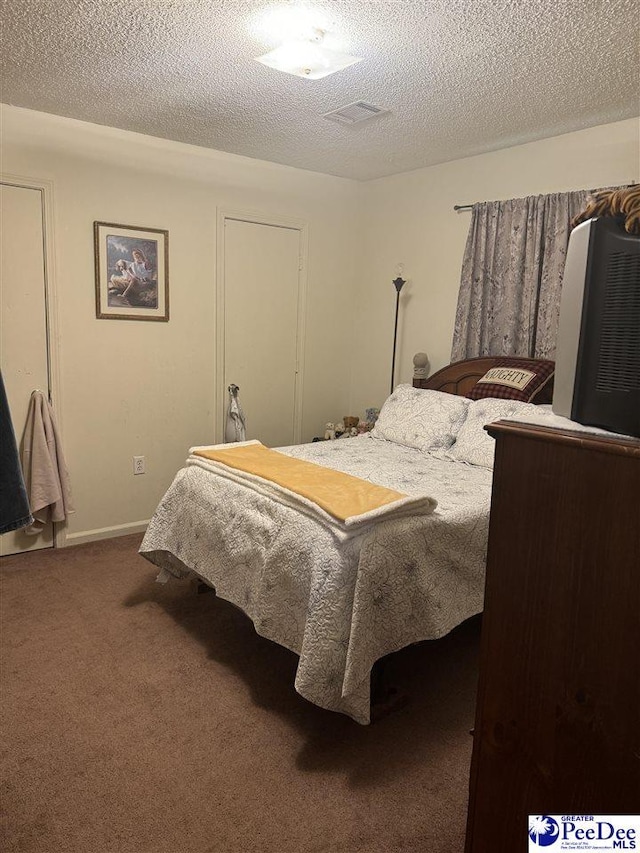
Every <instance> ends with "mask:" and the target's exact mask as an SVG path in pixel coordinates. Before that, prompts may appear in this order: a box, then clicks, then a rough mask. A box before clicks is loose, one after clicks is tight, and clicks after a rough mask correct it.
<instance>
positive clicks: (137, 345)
mask: <svg viewBox="0 0 640 853" xmlns="http://www.w3.org/2000/svg"><path fill="white" fill-rule="evenodd" d="M2 171H3V173H5V174H11V175H18V176H28V177H30V178H37V179H44V180H46V181H50V182H52V185H53V196H54V212H53V226H54V235H53V240H52V242H53V257H54V270H53V272H54V277H55V282H54V283H55V300H54V305H53V310H54V311H55V313H56V315H57V328H58V334H57V340H56V341H55V343H54V346H55V350H56V354H57V361H58V365H59V370H58V376H59V381H58V382H57V387H56V389H54V390H56V391H57V393H56V397H57V399H56V400H55V402H56V404H57V409H58V414H59V418H60V421H61V427H62V430H63V435H64V446H65V452H66V456H67V462H68V465H69V468H70V473H71V478H72V483H73V491H74V498H75V505H76V510H77V511H76V513H75V515H73V516H72V517H71V521H70V524H69V526H68V529H67V536H66V541H67V544H73V543H76V542H79V541H84V540H86V539H90V538H95V537H99V536H104V535H113V534H116V533H126V532H129V531H130V530H135V529H137V528H138V527H140V525H141V523H143V522H144V521H145V520H146V519H148V518H149V517H150V516H151V514H152V512H153V510H154V509H155V506H156V504H157V503H158V500H159V498H160V497H161V495H162V494H163V492H164V490H165V489H166V487H167V486H168V485H169V483H170V481H171V479H172V478H173V475H174V474H175V471H176V470H177V469H178V468H179V467H180V466H181V465H182V463H183V461H184V459H185V457H186V454H187V450H188V448H189V447H190V446H191V445H194V444H202V443H210V442H212V441H213V437H214V434H213V428H214V422H215V419H216V418H222V417H223V415H224V413H221V412H216V411H214V406H215V403H214V398H215V394H214V391H215V387H214V386H215V381H216V364H215V356H216V341H215V320H216V317H215V268H216V264H215V262H216V246H215V240H216V210H217V208H222V209H229V208H231V209H240V210H245V211H254V212H260V213H265V214H271V215H275V216H281V217H293V218H296V219H299V220H303V221H305V222H307V223H308V225H309V261H308V271H307V272H308V297H307V309H308V316H307V322H306V329H307V346H306V352H305V384H304V400H303V440H306V441H308V440H310V439H311V438H312V436H313V435H317V434H318V432H319V430H320V429H321V428H322V427H323V425H324V422H325V421H326V420H327V419H328V418H329V417H336V418H338V417H341V416H342V414H343V413H344V412H346V410H347V409H346V404H347V401H348V391H349V389H348V381H345V365H346V364H347V363H348V359H346V358H345V355H344V353H345V345H346V344H347V342H348V340H349V337H350V332H351V323H352V316H353V305H352V298H353V292H354V286H353V285H354V269H355V267H354V257H355V246H354V235H355V233H356V227H357V224H356V212H357V194H358V190H359V187H358V185H357V184H356V183H355V182H352V181H348V180H344V179H340V178H332V177H328V176H324V175H319V174H315V173H311V172H304V171H301V170H297V169H290V168H287V167H282V166H277V165H274V164H270V163H264V162H260V161H256V160H249V159H246V158H242V157H236V156H233V155H227V154H223V153H220V152H215V151H208V150H203V149H199V148H195V147H192V146H187V145H182V144H179V143H172V142H168V141H165V140H159V139H154V138H150V137H145V136H141V135H138V134H132V133H127V132H124V131H118V130H115V129H111V128H105V127H98V126H96V125H89V124H86V123H82V122H77V121H72V120H69V119H63V118H58V117H55V116H50V115H45V114H42V113H35V112H31V111H28V110H21V109H16V108H12V107H4V108H3V140H2ZM95 220H97V221H103V222H116V223H123V224H126V225H140V226H148V227H153V228H164V229H168V231H169V252H170V258H169V269H170V306H171V319H170V322H169V323H149V322H130V321H115V320H97V319H96V318H95V301H94V261H93V222H94V221H95ZM134 455H144V456H145V457H146V464H147V473H146V474H145V475H142V476H137V477H134V476H133V474H132V457H133V456H134Z"/></svg>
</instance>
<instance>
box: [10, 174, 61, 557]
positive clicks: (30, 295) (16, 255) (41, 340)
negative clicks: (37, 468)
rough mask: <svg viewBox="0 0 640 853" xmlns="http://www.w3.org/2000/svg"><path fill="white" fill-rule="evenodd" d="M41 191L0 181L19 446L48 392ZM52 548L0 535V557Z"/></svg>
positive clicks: (42, 537)
mask: <svg viewBox="0 0 640 853" xmlns="http://www.w3.org/2000/svg"><path fill="white" fill-rule="evenodd" d="M42 223H43V205H42V191H41V190H38V189H32V188H30V187H20V186H14V185H10V184H4V183H0V367H1V368H2V376H3V379H4V384H5V388H6V391H7V399H8V401H9V408H10V409H11V418H12V421H13V428H14V432H15V434H16V442H17V443H18V446H19V447H21V446H22V436H23V433H24V428H25V423H26V419H27V410H28V407H29V399H30V397H31V392H32V391H33V390H34V389H36V388H39V389H40V390H41V391H44V392H45V393H49V378H48V377H49V370H48V363H47V322H46V318H47V315H46V293H45V263H44V242H43V241H44V231H43V225H42ZM52 546H53V530H52V525H51V524H49V525H47V527H46V528H45V529H44V530H43V531H42V533H40V534H39V535H38V536H27V534H26V533H24V532H23V531H22V530H16V531H12V532H10V533H5V534H4V535H3V536H0V555H6V554H16V553H20V552H22V551H31V550H35V549H38V548H51V547H52Z"/></svg>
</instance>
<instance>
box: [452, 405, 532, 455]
mask: <svg viewBox="0 0 640 853" xmlns="http://www.w3.org/2000/svg"><path fill="white" fill-rule="evenodd" d="M539 414H540V413H539V411H538V406H535V405H534V404H533V403H523V402H521V401H520V400H498V399H497V398H495V397H486V398H484V399H482V400H473V401H472V402H471V405H470V406H469V411H468V412H467V417H466V420H465V422H464V423H463V425H462V427H461V429H460V432H459V433H458V435H457V437H456V441H455V444H454V445H453V447H452V448H451V449H450V450H449V452H448V453H447V456H448V457H449V458H450V459H455V460H456V461H457V462H468V463H469V464H470V465H481V466H482V467H483V468H493V453H494V450H495V440H494V439H493V438H492V437H491V436H490V435H489V433H488V432H487V431H486V430H485V429H484V425H485V424H490V423H493V421H499V420H500V419H501V418H514V417H518V418H519V419H520V420H522V421H526V420H527V415H528V416H529V417H537V416H538V417H539Z"/></svg>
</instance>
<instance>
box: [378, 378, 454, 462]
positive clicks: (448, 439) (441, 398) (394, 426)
mask: <svg viewBox="0 0 640 853" xmlns="http://www.w3.org/2000/svg"><path fill="white" fill-rule="evenodd" d="M470 406H471V400H467V398H466V397H457V396H456V395H455V394H446V393H445V392H443V391H428V390H424V389H422V388H414V387H413V386H412V385H398V387H397V388H396V389H395V391H394V392H393V394H391V396H390V397H388V398H387V400H386V401H385V403H384V405H383V406H382V409H381V410H380V414H379V415H378V420H377V421H376V424H375V426H374V428H373V429H372V430H371V435H372V436H373V437H374V438H383V439H386V440H387V441H394V442H395V443H396V444H402V445H404V446H405V447H414V448H416V449H417V450H422V451H430V450H447V449H448V448H449V447H451V445H452V444H453V442H454V441H455V438H456V435H457V434H458V431H459V429H460V427H461V426H462V424H463V423H464V419H465V417H466V415H467V410H468V408H469V407H470Z"/></svg>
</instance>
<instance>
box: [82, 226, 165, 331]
mask: <svg viewBox="0 0 640 853" xmlns="http://www.w3.org/2000/svg"><path fill="white" fill-rule="evenodd" d="M93 243H94V257H95V276H96V318H97V319H98V320H155V321H159V322H164V323H166V322H168V320H169V232H168V231H164V230H162V229H160V228H141V227H139V226H137V225H118V224H116V223H113V222H94V223H93Z"/></svg>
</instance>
